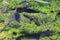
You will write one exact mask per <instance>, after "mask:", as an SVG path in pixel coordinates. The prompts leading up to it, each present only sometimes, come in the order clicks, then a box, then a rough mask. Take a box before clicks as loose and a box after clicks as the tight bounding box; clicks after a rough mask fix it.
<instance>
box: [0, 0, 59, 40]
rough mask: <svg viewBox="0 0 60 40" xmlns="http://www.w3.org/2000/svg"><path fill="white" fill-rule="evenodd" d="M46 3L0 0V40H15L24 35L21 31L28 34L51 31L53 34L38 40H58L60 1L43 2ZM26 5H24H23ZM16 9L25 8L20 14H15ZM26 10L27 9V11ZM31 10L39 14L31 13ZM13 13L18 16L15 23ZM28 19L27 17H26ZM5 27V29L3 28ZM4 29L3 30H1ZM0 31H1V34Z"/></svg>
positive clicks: (24, 39)
mask: <svg viewBox="0 0 60 40" xmlns="http://www.w3.org/2000/svg"><path fill="white" fill-rule="evenodd" d="M43 1H44V2H48V3H49V4H46V3H44V2H40V1H39V0H37V1H35V0H27V1H23V0H0V37H1V38H0V39H1V40H16V38H17V37H19V36H21V35H24V34H22V32H23V31H25V32H28V33H37V32H39V31H46V30H53V31H54V33H53V35H52V36H49V37H41V38H39V40H50V39H53V40H55V39H56V38H57V39H58V40H60V33H59V32H60V11H59V10H60V1H59V0H43ZM26 2H27V3H28V4H27V3H26ZM24 4H26V5H24ZM16 8H21V9H23V8H25V9H24V10H23V11H21V9H19V11H21V12H17V10H16ZM27 9H29V10H28V11H29V12H28V11H27ZM31 10H32V11H33V10H35V11H39V12H35V11H34V13H33V12H31ZM11 11H12V14H14V13H15V12H16V13H18V15H20V20H18V21H19V22H17V21H16V20H15V17H14V16H13V15H12V14H11ZM26 15H27V16H28V17H27V16H26ZM7 24H9V25H7ZM6 25H7V27H5V26H6ZM3 28H4V30H3ZM1 30H3V31H2V32H1ZM22 40H38V39H32V38H26V37H24V38H22Z"/></svg>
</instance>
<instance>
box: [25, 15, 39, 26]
mask: <svg viewBox="0 0 60 40" xmlns="http://www.w3.org/2000/svg"><path fill="white" fill-rule="evenodd" d="M24 17H26V18H28V19H29V20H30V21H34V22H35V24H36V25H37V26H40V23H39V21H38V18H36V17H31V16H29V15H24Z"/></svg>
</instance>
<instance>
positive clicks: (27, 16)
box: [23, 15, 33, 21]
mask: <svg viewBox="0 0 60 40" xmlns="http://www.w3.org/2000/svg"><path fill="white" fill-rule="evenodd" d="M23 16H24V17H26V18H28V19H29V20H30V21H33V18H32V17H31V16H29V15H23Z"/></svg>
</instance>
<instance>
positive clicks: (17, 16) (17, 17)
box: [14, 13, 20, 22]
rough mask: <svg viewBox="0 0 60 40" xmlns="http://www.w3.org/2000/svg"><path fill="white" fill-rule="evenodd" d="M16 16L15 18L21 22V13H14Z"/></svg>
mask: <svg viewBox="0 0 60 40" xmlns="http://www.w3.org/2000/svg"><path fill="white" fill-rule="evenodd" d="M14 17H15V20H16V21H17V22H20V15H19V13H15V14H14Z"/></svg>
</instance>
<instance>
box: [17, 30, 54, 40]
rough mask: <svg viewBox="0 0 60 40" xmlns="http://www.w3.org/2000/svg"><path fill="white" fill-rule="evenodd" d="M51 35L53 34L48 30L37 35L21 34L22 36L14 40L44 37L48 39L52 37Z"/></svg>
mask: <svg viewBox="0 0 60 40" xmlns="http://www.w3.org/2000/svg"><path fill="white" fill-rule="evenodd" d="M53 33H54V32H53V31H50V30H47V31H40V32H38V33H28V32H23V33H22V34H24V35H22V36H18V37H17V38H16V40H21V38H24V37H26V38H33V39H39V38H40V37H45V36H47V37H49V36H52V35H53Z"/></svg>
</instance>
